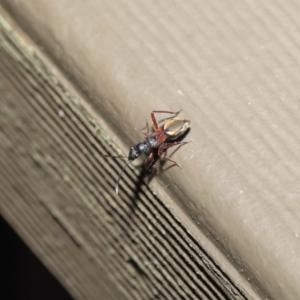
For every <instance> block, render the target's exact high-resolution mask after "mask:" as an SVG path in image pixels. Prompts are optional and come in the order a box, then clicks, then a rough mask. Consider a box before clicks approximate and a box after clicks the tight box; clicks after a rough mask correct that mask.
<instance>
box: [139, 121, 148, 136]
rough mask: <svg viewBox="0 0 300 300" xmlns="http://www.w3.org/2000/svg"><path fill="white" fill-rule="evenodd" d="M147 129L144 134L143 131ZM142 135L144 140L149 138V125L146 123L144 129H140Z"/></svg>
mask: <svg viewBox="0 0 300 300" xmlns="http://www.w3.org/2000/svg"><path fill="white" fill-rule="evenodd" d="M145 129H147V132H145V131H144V130H145ZM141 132H142V135H143V136H144V137H145V138H146V137H148V136H149V124H148V122H147V121H146V126H145V127H144V128H142V129H141Z"/></svg>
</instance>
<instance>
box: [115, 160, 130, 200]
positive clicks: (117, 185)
mask: <svg viewBox="0 0 300 300" xmlns="http://www.w3.org/2000/svg"><path fill="white" fill-rule="evenodd" d="M130 163H131V160H130V161H129V162H128V163H127V164H126V165H125V166H124V167H123V169H122V170H121V172H120V174H119V177H118V180H117V183H116V187H115V191H116V194H117V195H118V193H119V182H120V179H121V177H122V174H123V173H124V171H125V169H126V168H127V167H128V165H129V164H130Z"/></svg>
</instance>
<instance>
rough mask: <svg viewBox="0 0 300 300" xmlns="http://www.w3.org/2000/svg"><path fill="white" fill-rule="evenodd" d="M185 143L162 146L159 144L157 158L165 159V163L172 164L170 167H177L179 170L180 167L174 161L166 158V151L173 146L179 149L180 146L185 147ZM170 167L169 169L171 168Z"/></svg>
mask: <svg viewBox="0 0 300 300" xmlns="http://www.w3.org/2000/svg"><path fill="white" fill-rule="evenodd" d="M187 143H188V142H173V143H163V144H161V145H160V147H159V148H158V156H160V157H161V158H162V159H165V160H167V161H170V162H172V163H173V165H172V166H174V165H176V166H177V167H179V168H180V169H181V166H180V165H179V164H178V163H177V162H176V161H175V160H173V159H170V158H169V157H166V155H167V152H166V150H167V149H168V148H171V147H173V146H178V147H181V146H183V145H185V144H187ZM162 154H164V155H163V156H162ZM172 166H171V167H172Z"/></svg>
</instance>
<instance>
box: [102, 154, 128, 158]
mask: <svg viewBox="0 0 300 300" xmlns="http://www.w3.org/2000/svg"><path fill="white" fill-rule="evenodd" d="M102 156H103V157H108V158H127V156H124V155H110V154H104V155H102Z"/></svg>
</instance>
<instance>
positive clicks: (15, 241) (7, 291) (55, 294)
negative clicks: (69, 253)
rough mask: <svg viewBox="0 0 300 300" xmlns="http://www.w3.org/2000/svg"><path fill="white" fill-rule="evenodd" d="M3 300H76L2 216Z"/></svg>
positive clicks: (0, 262) (0, 292)
mask: <svg viewBox="0 0 300 300" xmlns="http://www.w3.org/2000/svg"><path fill="white" fill-rule="evenodd" d="M0 236H1V246H0V257H1V258H0V266H1V272H0V282H1V288H0V299H1V300H12V299H18V300H27V299H28V300H35V299H37V300H40V299H43V300H48V299H49V300H53V299H56V300H72V299H73V298H72V297H71V296H70V295H69V294H68V293H67V291H66V290H65V289H64V288H63V287H62V286H61V285H60V283H59V282H58V281H57V280H56V278H54V277H53V275H52V274H51V273H50V272H49V271H48V270H47V269H46V268H45V267H44V265H43V264H42V263H41V262H40V261H39V260H38V259H37V257H36V256H35V255H34V254H33V253H32V252H31V250H30V249H29V248H28V247H27V246H26V245H25V244H24V242H23V241H22V240H21V239H20V238H19V236H18V235H17V234H16V232H15V231H14V230H13V229H12V228H11V227H10V225H9V224H8V223H7V222H6V221H5V220H4V219H3V218H2V216H1V215H0Z"/></svg>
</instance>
